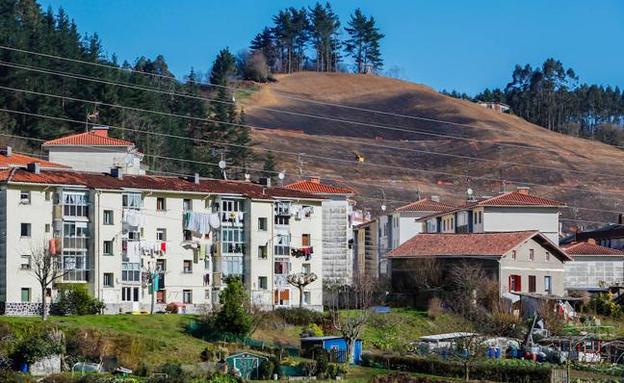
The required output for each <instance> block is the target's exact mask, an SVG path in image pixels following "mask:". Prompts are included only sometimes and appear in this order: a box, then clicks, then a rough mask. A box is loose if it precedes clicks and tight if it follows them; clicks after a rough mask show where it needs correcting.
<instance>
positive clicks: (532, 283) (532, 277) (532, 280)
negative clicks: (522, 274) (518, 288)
mask: <svg viewBox="0 0 624 383" xmlns="http://www.w3.org/2000/svg"><path fill="white" fill-rule="evenodd" d="M535 291H537V288H536V282H535V275H529V292H530V293H534V292H535Z"/></svg>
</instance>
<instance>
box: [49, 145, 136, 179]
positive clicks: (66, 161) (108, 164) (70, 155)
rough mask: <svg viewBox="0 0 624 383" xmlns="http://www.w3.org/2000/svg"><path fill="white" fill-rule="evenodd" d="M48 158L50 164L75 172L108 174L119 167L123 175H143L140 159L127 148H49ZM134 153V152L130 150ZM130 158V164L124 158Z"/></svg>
mask: <svg viewBox="0 0 624 383" xmlns="http://www.w3.org/2000/svg"><path fill="white" fill-rule="evenodd" d="M46 149H47V150H48V158H49V160H50V161H52V162H56V163H59V164H62V165H67V166H71V167H72V168H74V169H75V170H84V171H90V172H99V173H108V172H110V169H111V168H113V167H115V166H121V167H122V169H123V170H124V173H125V174H145V171H144V170H142V169H141V158H140V157H139V156H137V155H136V154H131V153H129V149H128V147H119V146H110V147H101V148H100V147H97V146H93V147H75V146H50V147H46ZM132 151H133V152H136V150H134V149H133V150H132ZM128 156H130V162H129V163H127V162H126V158H127V157H128Z"/></svg>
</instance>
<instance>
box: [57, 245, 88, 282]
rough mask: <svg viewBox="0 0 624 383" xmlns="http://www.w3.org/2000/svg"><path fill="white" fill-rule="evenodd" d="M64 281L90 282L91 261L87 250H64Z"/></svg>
mask: <svg viewBox="0 0 624 383" xmlns="http://www.w3.org/2000/svg"><path fill="white" fill-rule="evenodd" d="M63 270H64V271H65V272H66V274H64V275H63V280H64V281H84V282H86V281H88V280H89V259H88V258H87V251H86V250H63Z"/></svg>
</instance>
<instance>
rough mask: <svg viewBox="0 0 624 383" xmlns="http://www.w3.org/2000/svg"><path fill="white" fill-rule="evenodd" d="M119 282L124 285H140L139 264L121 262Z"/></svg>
mask: <svg viewBox="0 0 624 383" xmlns="http://www.w3.org/2000/svg"><path fill="white" fill-rule="evenodd" d="M121 281H122V282H125V283H141V264H140V263H138V262H137V263H131V262H122V263H121Z"/></svg>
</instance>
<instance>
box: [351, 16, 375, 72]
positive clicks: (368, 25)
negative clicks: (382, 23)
mask: <svg viewBox="0 0 624 383" xmlns="http://www.w3.org/2000/svg"><path fill="white" fill-rule="evenodd" d="M347 25H348V27H345V31H346V32H347V33H348V34H349V39H347V41H345V51H346V52H347V53H348V54H349V55H350V56H351V57H352V58H353V60H354V61H355V71H356V73H369V72H378V71H379V70H381V68H382V67H383V59H382V58H381V50H380V45H379V43H380V41H381V39H382V38H384V34H382V33H381V32H379V28H377V26H376V22H375V19H374V18H373V17H372V16H371V17H370V18H367V17H366V16H365V15H364V14H363V13H362V11H361V10H360V9H359V8H358V9H356V10H355V12H353V14H352V15H351V19H350V20H349V22H348V23H347Z"/></svg>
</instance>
